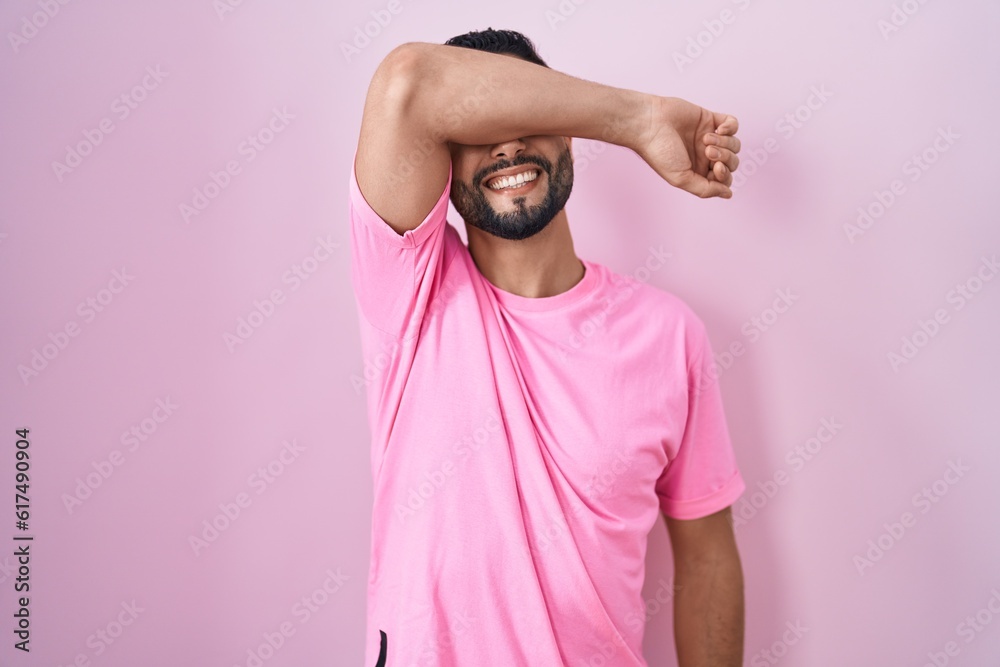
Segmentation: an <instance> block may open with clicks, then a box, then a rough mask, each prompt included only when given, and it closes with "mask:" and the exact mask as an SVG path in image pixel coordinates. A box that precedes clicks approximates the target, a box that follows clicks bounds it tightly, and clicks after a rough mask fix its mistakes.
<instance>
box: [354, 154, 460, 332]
mask: <svg viewBox="0 0 1000 667" xmlns="http://www.w3.org/2000/svg"><path fill="white" fill-rule="evenodd" d="M354 157H355V160H356V159H357V151H356V150H355V154H354ZM354 165H355V162H354V160H352V162H351V178H350V184H349V191H350V196H349V215H350V245H351V285H352V287H353V289H354V295H355V298H356V300H357V303H358V309H359V311H360V313H361V315H362V316H363V317H364V318H365V319H366V320H367V321H368V322H369V323H370V324H371V325H372V326H373V327H375V328H376V329H379V330H381V331H382V332H384V333H387V334H389V335H390V336H392V337H393V338H397V339H403V338H409V337H410V336H412V335H413V334H414V333H416V331H418V330H419V328H420V322H421V320H422V318H423V314H424V312H425V311H426V308H427V304H428V303H429V302H430V300H431V298H432V297H433V288H434V285H435V281H436V280H438V278H439V274H440V273H441V266H442V263H443V259H444V245H445V244H444V237H445V228H446V226H447V224H446V217H447V213H448V200H449V193H450V191H451V178H452V169H451V166H450V164H449V167H448V181H447V183H446V184H445V186H444V191H443V192H442V193H441V196H440V197H439V198H438V200H437V203H436V204H434V208H432V209H431V211H430V212H429V213H428V214H427V217H426V218H424V220H423V221H421V223H420V224H419V225H418V226H417V227H415V228H413V229H409V230H407V231H406V232H405V233H404V234H402V235H401V234H398V233H397V232H396V230H394V229H393V228H392V227H390V226H389V224H388V223H387V222H386V221H385V220H383V219H382V218H381V217H379V215H378V214H377V213H376V212H375V211H374V210H373V209H372V207H371V206H370V205H369V204H368V201H367V200H366V199H365V196H364V194H362V192H361V188H360V186H359V185H358V177H357V172H356V170H355V166H354Z"/></svg>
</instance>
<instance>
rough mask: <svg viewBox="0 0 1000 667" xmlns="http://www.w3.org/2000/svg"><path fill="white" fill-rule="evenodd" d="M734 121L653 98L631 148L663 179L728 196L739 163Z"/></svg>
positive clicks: (699, 191)
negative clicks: (639, 137) (647, 117)
mask: <svg viewBox="0 0 1000 667" xmlns="http://www.w3.org/2000/svg"><path fill="white" fill-rule="evenodd" d="M738 129H739V121H737V120H736V118H735V117H734V116H730V115H728V114H722V113H714V112H711V111H709V110H707V109H703V108H701V107H699V106H698V105H696V104H691V103H690V102H687V101H685V100H682V99H680V98H679V97H659V96H653V97H652V101H651V104H650V122H649V127H648V128H647V130H646V132H645V134H644V138H643V139H642V140H640V145H639V146H638V147H636V149H635V152H636V153H638V154H639V156H640V157H641V158H642V159H643V160H645V161H646V163H647V164H648V165H649V166H650V167H652V168H653V170H654V171H655V172H656V173H658V174H659V175H660V176H662V177H663V179H664V180H665V181H667V183H670V185H673V186H675V187H678V188H681V189H682V190H687V191H688V192H690V193H692V194H694V195H697V196H699V197H702V198H708V197H722V198H723V199H729V198H730V197H732V196H733V191H732V190H731V189H730V188H729V186H730V185H731V184H732V182H733V172H734V171H736V169H737V168H738V167H739V164H740V159H739V157H737V155H736V154H737V153H739V152H740V140H739V139H738V138H737V137H736V136H734V135H735V134H736V130H738Z"/></svg>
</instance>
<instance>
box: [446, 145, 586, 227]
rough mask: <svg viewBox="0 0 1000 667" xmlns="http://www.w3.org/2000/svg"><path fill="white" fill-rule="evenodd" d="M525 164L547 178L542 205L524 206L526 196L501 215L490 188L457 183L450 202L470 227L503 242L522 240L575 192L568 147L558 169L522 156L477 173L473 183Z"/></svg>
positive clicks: (549, 219) (544, 223)
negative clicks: (491, 199) (488, 196)
mask: <svg viewBox="0 0 1000 667" xmlns="http://www.w3.org/2000/svg"><path fill="white" fill-rule="evenodd" d="M525 164H530V165H534V166H537V167H539V168H540V169H541V170H542V171H543V172H545V174H547V176H548V184H547V188H548V189H547V192H546V193H545V199H543V200H542V202H541V203H540V204H534V205H532V206H527V205H525V200H526V199H527V195H524V196H520V197H514V198H512V199H511V202H512V203H513V204H514V206H515V210H513V211H504V212H499V211H497V210H496V209H495V208H493V206H492V205H491V204H490V203H489V201H488V200H487V199H486V193H485V192H484V191H483V190H484V189H485V188H487V187H489V186H487V185H476V186H473V187H469V185H468V184H466V183H464V182H461V181H457V182H455V183H454V184H453V185H454V187H453V188H452V191H451V202H452V204H454V206H455V210H456V211H458V213H459V215H461V216H462V218H463V219H464V220H465V222H466V223H467V224H469V225H472V226H473V227H476V228H478V229H481V230H483V231H484V232H486V233H488V234H492V235H493V236H498V237H500V238H502V239H509V240H512V241H521V240H524V239H526V238H528V237H530V236H534V235H535V234H537V233H538V232H540V231H542V230H543V229H545V227H546V226H547V225H548V224H549V223H550V222H552V218H554V217H556V214H557V213H559V211H561V210H563V207H565V206H566V201H567V200H568V199H569V194H570V192H571V191H572V189H573V158H572V156H571V155H570V150H569V147H568V146H567V147H566V149H565V150H564V151H563V152H562V153H560V154H559V159H558V160H557V162H556V165H555V168H553V167H552V163H551V162H550V161H549V160H547V159H546V158H544V157H542V156H541V155H526V156H521V155H519V156H517V157H515V158H514V159H513V160H505V161H504V162H498V163H497V164H495V165H493V166H492V167H490V169H489V170H485V169H484V170H483V171H482V172H480V173H477V174H476V175H475V177H474V179H473V181H472V182H473V183H482V182H483V179H485V178H487V177H488V176H489V174H490V173H492V172H494V171H500V170H502V169H509V168H511V167H516V166H520V165H525ZM538 177H539V178H540V177H541V174H539V175H538Z"/></svg>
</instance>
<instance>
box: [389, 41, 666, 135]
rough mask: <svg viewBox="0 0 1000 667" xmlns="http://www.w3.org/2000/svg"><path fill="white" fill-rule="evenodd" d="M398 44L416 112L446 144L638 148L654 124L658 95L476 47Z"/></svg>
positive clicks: (411, 107) (412, 108) (421, 43)
mask: <svg viewBox="0 0 1000 667" xmlns="http://www.w3.org/2000/svg"><path fill="white" fill-rule="evenodd" d="M398 48H399V49H401V50H403V51H406V52H407V57H408V58H409V61H410V66H409V67H408V68H407V69H406V70H405V71H406V72H407V76H409V77H411V79H412V80H411V81H410V82H409V83H410V90H411V91H412V93H411V97H412V99H411V100H410V109H411V111H412V112H413V113H417V114H421V115H423V117H424V118H425V119H426V120H427V123H428V126H429V127H432V128H433V129H434V131H435V132H436V133H438V137H439V138H441V139H444V140H446V141H450V142H453V143H459V144H466V145H487V144H494V143H497V142H500V141H506V140H509V139H510V138H511V137H527V136H535V135H554V136H569V137H581V138H586V139H596V140H599V141H606V142H609V143H614V144H618V145H621V146H625V147H627V148H631V149H633V150H635V149H636V147H637V146H638V145H639V144H640V142H641V141H642V137H643V136H644V134H645V133H646V132H647V131H648V129H649V125H650V111H651V108H650V107H651V104H652V98H653V97H654V96H652V95H648V94H645V93H640V92H637V91H633V90H627V89H623V88H615V87H612V86H606V85H602V84H599V83H594V82H591V81H585V80H583V79H579V78H576V77H573V76H570V75H568V74H564V73H562V72H557V71H555V70H552V69H549V68H546V67H542V66H540V65H535V64H533V63H529V62H526V61H523V60H521V59H520V58H516V57H511V56H505V55H498V54H494V53H486V52H483V51H477V50H474V49H467V48H462V47H456V46H445V45H439V44H429V43H425V42H410V43H407V44H404V45H402V46H401V47H398Z"/></svg>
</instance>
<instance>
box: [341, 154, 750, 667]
mask: <svg viewBox="0 0 1000 667" xmlns="http://www.w3.org/2000/svg"><path fill="white" fill-rule="evenodd" d="M450 188H451V173H450V171H449V176H448V184H447V185H446V186H445V189H444V191H443V192H442V193H441V197H440V198H439V199H438V202H437V204H436V205H435V206H434V209H433V210H432V211H431V212H430V213H429V214H428V215H427V217H426V218H425V219H424V220H423V221H422V222H421V224H420V225H419V226H418V227H417V228H416V229H413V230H410V231H407V232H406V233H405V234H403V235H402V236H400V235H399V234H397V233H396V232H395V231H393V229H392V228H391V227H389V226H388V225H387V224H386V223H385V221H384V220H382V219H381V218H380V217H379V216H378V215H377V214H376V213H375V212H374V211H373V210H372V209H371V207H370V206H369V205H368V203H367V201H366V200H365V198H364V196H363V195H362V193H361V190H360V188H359V187H358V183H357V177H356V175H355V172H354V169H353V163H352V169H351V179H350V219H351V222H350V224H351V282H352V285H353V287H354V290H355V295H356V298H357V303H358V308H359V311H360V314H361V317H360V318H359V320H360V326H361V342H362V349H363V354H364V363H365V385H366V387H365V389H366V392H367V399H368V419H369V424H370V427H371V435H372V442H371V466H372V477H373V481H374V507H373V517H372V543H371V563H370V570H369V578H368V609H367V634H366V638H365V646H366V651H365V665H366V667H371V666H373V665H375V664H376V661H378V660H379V657H380V645H381V639H382V633H384V634H385V646H386V654H385V665H386V666H387V667H417V666H424V665H437V666H440V667H469V665H481V666H484V667H487V666H491V665H497V666H503V667H515V666H520V665H525V666H531V667H554V666H558V665H572V666H573V667H578V666H585V667H589V666H591V665H595V666H596V665H605V666H608V667H610V666H613V665H621V666H626V665H627V666H629V667H638V666H644V665H646V661H645V660H644V658H643V656H642V635H643V630H644V626H645V621H646V607H645V602H644V600H643V599H642V586H643V578H644V575H645V554H646V542H647V535H648V533H649V530H650V528H652V526H653V524H654V523H655V522H656V521H657V519H658V518H659V516H660V511H661V510H662V511H663V512H664V513H666V514H668V515H669V516H672V517H675V518H678V519H694V518H699V517H703V516H706V515H708V514H711V513H713V512H716V511H718V510H721V509H723V508H725V507H727V506H729V505H731V504H732V503H733V501H735V500H736V499H737V498H738V497H739V496H740V494H741V493H742V492H743V490H744V488H745V486H744V482H743V479H742V477H741V476H740V473H739V470H738V469H737V465H736V460H735V457H734V455H733V450H732V446H731V443H730V438H729V433H728V430H727V427H726V421H725V416H724V414H723V409H722V402H721V398H720V394H719V390H718V382H716V381H715V380H714V379H713V378H715V377H716V375H715V374H714V370H715V369H714V367H713V358H712V353H711V348H710V346H709V341H708V338H707V336H706V333H705V327H704V325H703V324H702V322H701V320H700V319H699V318H698V317H697V316H696V315H695V314H694V313H693V312H692V311H691V309H690V308H689V307H688V306H687V305H686V304H685V303H684V302H683V301H681V300H680V299H679V298H678V297H676V296H673V295H672V294H670V293H668V292H665V291H663V290H661V289H658V288H655V287H652V286H650V285H648V284H646V283H645V282H642V281H639V280H636V279H635V278H632V277H629V276H625V275H619V274H616V273H614V272H612V271H610V270H609V269H607V268H605V267H604V266H602V265H600V264H596V263H594V262H590V261H586V260H582V261H583V264H584V266H585V269H586V271H585V273H584V276H583V278H582V280H581V281H580V282H578V283H577V284H576V285H574V286H573V287H572V288H570V289H569V290H567V291H565V292H563V293H561V294H557V295H555V296H550V297H543V298H528V297H522V296H519V295H516V294H513V293H511V292H506V291H504V290H501V289H499V288H497V287H495V286H494V285H492V284H491V283H490V282H489V281H487V280H486V278H485V277H483V275H482V274H481V273H480V272H479V270H478V269H477V268H476V265H475V264H474V263H473V261H472V257H471V255H470V254H469V251H468V248H467V247H466V246H465V244H464V243H463V242H462V240H461V238H460V237H459V236H458V233H457V232H456V230H455V228H454V227H453V226H452V225H451V224H450V223H448V222H447V221H446V220H445V216H446V214H447V212H448V202H449V192H450ZM666 593H670V591H666ZM380 631H381V632H380Z"/></svg>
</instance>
